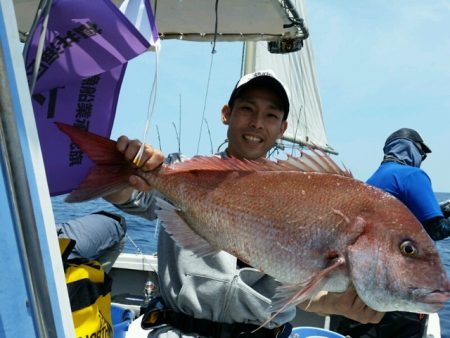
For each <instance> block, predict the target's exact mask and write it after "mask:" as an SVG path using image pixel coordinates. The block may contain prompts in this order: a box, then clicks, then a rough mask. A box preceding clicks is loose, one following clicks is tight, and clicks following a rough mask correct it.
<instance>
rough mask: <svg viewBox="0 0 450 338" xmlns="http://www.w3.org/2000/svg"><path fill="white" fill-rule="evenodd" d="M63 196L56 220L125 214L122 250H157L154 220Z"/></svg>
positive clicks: (449, 334)
mask: <svg viewBox="0 0 450 338" xmlns="http://www.w3.org/2000/svg"><path fill="white" fill-rule="evenodd" d="M64 197H65V196H64V195H62V196H55V197H52V204H53V212H54V214H55V219H56V222H57V223H59V222H64V221H67V220H70V219H72V218H76V217H80V216H84V215H86V214H89V213H91V212H95V211H100V210H105V211H110V212H115V213H118V214H121V215H122V216H124V217H125V218H126V220H127V225H128V231H127V241H126V243H125V248H124V250H125V252H129V253H136V252H143V253H147V254H153V253H155V252H156V236H155V229H156V226H155V222H150V221H148V220H145V219H143V218H140V217H136V216H131V215H129V214H125V213H122V212H121V211H120V210H118V209H116V208H115V207H114V206H112V205H111V204H109V203H107V202H105V201H104V200H102V199H97V200H95V201H90V202H84V203H77V204H68V203H64ZM436 197H437V198H438V200H439V201H445V200H447V199H450V193H436ZM437 248H438V250H439V252H440V254H441V258H442V261H443V263H444V265H445V268H446V270H447V274H448V275H449V276H450V237H449V238H447V239H445V240H442V241H439V242H437ZM439 318H440V322H441V336H442V338H450V302H449V303H447V305H446V306H444V308H443V309H442V310H441V311H440V312H439Z"/></svg>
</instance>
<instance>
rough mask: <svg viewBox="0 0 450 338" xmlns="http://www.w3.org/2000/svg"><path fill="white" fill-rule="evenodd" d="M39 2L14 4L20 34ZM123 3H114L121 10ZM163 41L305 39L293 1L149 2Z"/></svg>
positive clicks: (119, 0) (28, 0)
mask: <svg viewBox="0 0 450 338" xmlns="http://www.w3.org/2000/svg"><path fill="white" fill-rule="evenodd" d="M39 2H40V1H39V0H14V7H15V11H16V15H17V22H18V27H19V32H20V33H21V36H22V37H25V36H26V35H27V33H28V32H29V30H30V27H31V25H32V22H33V19H34V15H35V13H36V10H37V8H38V6H39ZM122 2H123V1H122V0H114V3H115V4H116V5H118V6H120V5H121V3H122ZM150 3H151V4H152V7H153V12H154V13H155V18H156V23H157V27H158V31H159V34H160V37H161V38H162V39H183V40H190V41H213V40H214V41H249V40H253V41H262V40H263V41H274V40H280V39H295V38H297V39H305V38H306V37H307V35H308V32H307V30H306V28H305V27H304V25H303V20H302V18H301V17H300V16H299V15H298V14H297V12H296V10H295V8H294V7H293V6H292V4H291V1H290V0H264V1H262V0H226V1H223V0H222V1H219V0H216V1H211V0H184V1H183V0H163V1H158V0H150Z"/></svg>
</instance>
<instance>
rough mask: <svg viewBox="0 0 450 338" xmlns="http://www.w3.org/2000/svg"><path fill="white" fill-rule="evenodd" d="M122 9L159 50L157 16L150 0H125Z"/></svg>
mask: <svg viewBox="0 0 450 338" xmlns="http://www.w3.org/2000/svg"><path fill="white" fill-rule="evenodd" d="M120 10H121V11H122V12H123V13H124V14H125V16H126V17H127V18H128V20H130V21H131V22H132V23H133V24H134V26H135V27H136V28H137V29H138V30H139V32H141V34H142V35H143V36H144V37H145V38H146V39H147V40H148V41H149V42H150V44H151V45H152V46H153V47H154V48H155V49H156V50H158V49H159V48H160V40H159V33H158V28H157V26H156V20H155V16H154V15H153V9H152V6H151V4H150V1H149V0H124V2H123V3H122V5H120Z"/></svg>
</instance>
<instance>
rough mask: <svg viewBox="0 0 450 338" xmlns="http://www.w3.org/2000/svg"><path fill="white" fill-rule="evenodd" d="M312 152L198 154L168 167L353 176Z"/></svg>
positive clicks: (170, 170) (175, 170) (173, 170)
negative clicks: (250, 156)
mask: <svg viewBox="0 0 450 338" xmlns="http://www.w3.org/2000/svg"><path fill="white" fill-rule="evenodd" d="M310 150H311V152H312V154H307V153H306V152H304V151H302V152H301V157H293V156H288V159H286V160H277V162H274V161H271V160H268V159H266V158H261V159H259V160H252V161H250V160H245V159H244V160H241V159H237V158H233V157H227V158H221V157H219V156H196V157H193V158H192V159H190V160H189V161H185V162H181V163H175V164H172V165H170V166H169V167H168V171H167V173H181V172H192V171H222V172H226V171H240V172H248V173H250V172H256V171H302V172H320V173H329V174H336V175H341V176H347V177H352V174H351V172H350V171H349V170H347V169H341V168H340V167H339V166H338V165H337V164H336V163H335V162H334V161H333V160H332V159H331V158H330V157H329V156H328V155H327V154H326V153H324V152H322V151H318V150H313V149H310Z"/></svg>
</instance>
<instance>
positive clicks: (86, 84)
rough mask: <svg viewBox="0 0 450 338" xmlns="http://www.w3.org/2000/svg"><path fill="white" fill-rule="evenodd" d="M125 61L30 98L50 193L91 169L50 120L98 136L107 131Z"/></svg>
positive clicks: (67, 188) (66, 187)
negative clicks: (109, 69) (107, 70)
mask: <svg viewBox="0 0 450 338" xmlns="http://www.w3.org/2000/svg"><path fill="white" fill-rule="evenodd" d="M125 68H126V64H125V65H120V66H118V67H116V68H114V69H112V70H111V71H109V72H105V73H102V74H100V75H94V76H92V77H89V78H86V79H84V80H82V81H81V82H80V83H78V84H76V85H70V86H65V87H59V88H54V89H52V90H50V91H48V92H45V93H38V94H34V95H33V97H32V102H33V108H34V114H35V119H36V124H37V129H38V134H39V139H40V143H41V148H42V154H43V158H44V164H45V171H46V175H47V181H48V185H49V190H50V194H51V195H59V194H63V193H67V192H70V191H71V190H73V189H74V188H75V187H77V186H78V185H79V184H80V182H81V181H82V179H83V178H84V177H85V176H86V175H87V173H88V172H89V169H90V168H91V165H92V163H91V161H90V160H89V159H88V157H87V156H86V155H84V154H83V153H82V152H81V150H80V149H79V148H78V147H77V146H76V145H75V144H73V143H71V141H70V139H69V138H68V137H67V135H65V134H63V133H62V132H61V131H60V130H59V129H58V128H57V127H56V125H55V124H54V123H53V122H55V121H60V122H64V123H67V124H71V125H74V126H79V127H81V128H83V129H85V130H89V131H91V132H93V133H96V134H100V135H104V136H105V135H107V136H109V135H110V134H111V129H112V124H113V120H114V116H115V111H116V105H117V99H118V95H119V90H120V85H121V83H122V78H123V74H124V72H125Z"/></svg>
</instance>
